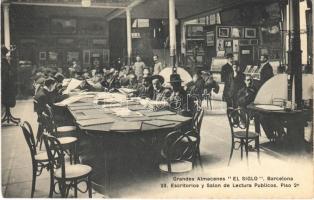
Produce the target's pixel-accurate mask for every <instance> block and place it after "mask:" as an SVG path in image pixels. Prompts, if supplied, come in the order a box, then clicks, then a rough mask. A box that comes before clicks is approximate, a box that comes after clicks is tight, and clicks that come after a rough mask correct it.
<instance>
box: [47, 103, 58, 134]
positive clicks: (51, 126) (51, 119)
mask: <svg viewBox="0 0 314 200" xmlns="http://www.w3.org/2000/svg"><path fill="white" fill-rule="evenodd" d="M46 108H47V109H46V110H47V113H46V114H47V116H48V118H47V121H46V123H47V124H46V126H47V128H48V130H47V131H48V132H50V133H51V134H53V133H56V132H57V125H56V121H55V116H54V113H53V110H52V107H51V106H49V105H48V104H47V105H46Z"/></svg>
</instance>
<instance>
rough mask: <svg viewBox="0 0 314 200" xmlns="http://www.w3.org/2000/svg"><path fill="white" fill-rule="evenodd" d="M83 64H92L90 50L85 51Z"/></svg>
mask: <svg viewBox="0 0 314 200" xmlns="http://www.w3.org/2000/svg"><path fill="white" fill-rule="evenodd" d="M83 64H90V50H84V51H83Z"/></svg>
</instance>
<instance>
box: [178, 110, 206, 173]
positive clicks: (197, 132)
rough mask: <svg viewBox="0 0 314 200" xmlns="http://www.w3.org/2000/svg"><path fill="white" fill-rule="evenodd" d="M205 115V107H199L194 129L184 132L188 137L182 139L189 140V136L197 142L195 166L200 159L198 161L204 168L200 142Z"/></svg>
mask: <svg viewBox="0 0 314 200" xmlns="http://www.w3.org/2000/svg"><path fill="white" fill-rule="evenodd" d="M203 117H204V109H203V108H200V109H198V110H197V111H196V112H195V114H194V115H193V118H192V129H191V131H188V132H186V133H184V134H185V135H186V136H187V137H184V138H183V139H182V140H183V141H184V142H189V141H188V140H187V138H189V140H190V141H192V142H193V143H195V148H196V149H195V156H194V161H193V166H194V165H195V164H196V160H197V159H198V162H199V164H200V166H201V168H203V164H202V160H201V152H200V142H201V126H202V122H203Z"/></svg>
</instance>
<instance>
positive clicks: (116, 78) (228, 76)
mask: <svg viewBox="0 0 314 200" xmlns="http://www.w3.org/2000/svg"><path fill="white" fill-rule="evenodd" d="M226 58H227V60H228V62H227V63H226V64H225V65H224V66H222V71H221V80H222V82H224V91H223V100H224V101H226V103H227V106H228V107H233V108H237V107H244V108H245V107H246V106H247V105H248V104H250V103H252V102H253V101H254V99H255V96H256V94H257V91H258V89H259V87H260V86H261V85H263V84H264V83H265V82H266V81H267V80H268V79H270V78H271V77H272V76H273V75H274V74H273V71H272V67H271V66H270V64H269V62H268V57H267V56H266V55H263V56H262V58H261V65H260V74H261V79H260V81H259V83H258V84H256V83H255V82H253V78H252V77H251V76H250V75H247V76H245V75H244V74H243V73H242V72H241V71H240V69H239V66H238V65H236V64H235V63H234V62H233V55H232V54H227V55H226ZM153 59H154V61H155V66H154V67H153V68H152V70H150V69H149V68H146V67H145V64H144V62H143V61H141V58H140V56H137V57H136V62H135V63H134V65H133V66H132V67H130V68H128V67H123V66H122V67H121V68H119V70H118V69H117V68H116V69H115V68H111V69H110V70H107V71H106V70H103V68H102V67H100V65H99V62H96V63H94V64H95V65H94V67H93V68H91V69H90V71H85V72H84V73H82V72H81V71H75V66H74V68H70V69H69V71H71V70H72V72H74V75H73V74H72V75H71V76H72V77H74V78H75V79H77V80H80V81H81V83H80V85H79V87H78V88H77V89H78V90H79V91H94V92H95V91H96V92H103V91H105V92H118V91H119V90H120V89H121V88H122V89H123V88H126V89H127V90H128V91H129V92H128V94H127V95H128V96H129V97H140V98H144V99H149V100H152V101H162V102H167V104H166V105H167V108H168V109H169V110H172V111H175V112H177V113H178V114H181V115H184V116H191V115H192V114H193V112H194V111H195V109H196V108H197V106H200V105H201V102H202V100H203V99H204V91H205V93H210V92H211V91H214V92H215V93H218V92H219V85H218V83H217V82H216V81H215V80H214V79H213V76H211V75H209V76H208V74H206V73H205V72H200V71H199V72H196V73H195V74H194V75H193V79H192V81H191V82H189V83H186V84H185V86H183V85H182V82H183V81H182V80H181V77H180V75H179V74H171V76H170V82H169V83H168V85H170V86H167V87H165V86H164V82H165V79H164V77H162V76H161V75H159V72H160V71H161V70H162V65H161V62H160V61H159V60H158V56H154V57H153ZM202 73H203V74H202ZM204 74H206V75H207V76H204ZM71 76H70V77H71ZM70 77H67V78H70ZM206 77H207V78H206ZM64 79H65V76H64V75H63V74H61V73H56V74H54V75H53V76H49V77H48V78H45V79H44V78H43V77H39V78H37V79H36V80H35V96H34V99H35V100H36V101H37V102H38V104H37V108H36V111H37V113H38V114H39V115H40V114H41V113H42V112H44V111H45V109H46V104H48V105H53V104H54V103H56V102H60V101H62V100H63V99H65V98H67V97H68V95H65V94H63V92H64V90H65V89H66V88H65V87H64V84H63V82H64ZM261 120H262V126H263V128H264V130H267V129H269V127H273V129H275V130H276V131H277V130H280V132H283V129H282V128H280V127H277V126H276V125H273V123H271V122H269V120H267V119H265V120H263V118H261ZM273 129H271V130H269V131H266V132H267V133H266V134H267V136H268V137H269V138H273V137H274V136H273V135H272V132H274V130H273ZM277 132H278V131H277Z"/></svg>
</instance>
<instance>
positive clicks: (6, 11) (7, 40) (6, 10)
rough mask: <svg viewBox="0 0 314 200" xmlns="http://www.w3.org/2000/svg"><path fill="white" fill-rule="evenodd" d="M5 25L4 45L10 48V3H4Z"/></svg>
mask: <svg viewBox="0 0 314 200" xmlns="http://www.w3.org/2000/svg"><path fill="white" fill-rule="evenodd" d="M3 25H4V26H3V27H4V45H5V47H6V48H8V49H10V46H11V38H10V13H9V4H8V3H4V4H3Z"/></svg>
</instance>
